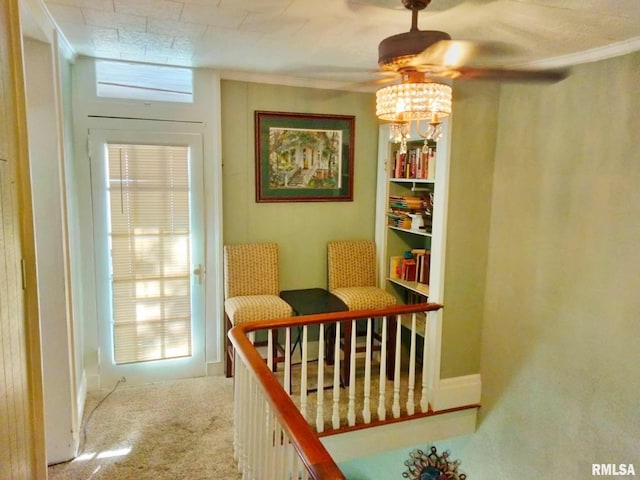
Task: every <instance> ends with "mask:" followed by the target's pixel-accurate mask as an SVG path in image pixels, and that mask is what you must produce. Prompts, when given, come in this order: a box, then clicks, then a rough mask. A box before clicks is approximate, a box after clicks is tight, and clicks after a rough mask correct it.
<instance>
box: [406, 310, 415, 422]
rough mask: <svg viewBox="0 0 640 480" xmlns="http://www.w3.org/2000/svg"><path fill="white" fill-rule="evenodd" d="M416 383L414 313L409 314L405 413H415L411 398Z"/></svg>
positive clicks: (413, 402) (413, 400) (413, 401)
mask: <svg viewBox="0 0 640 480" xmlns="http://www.w3.org/2000/svg"><path fill="white" fill-rule="evenodd" d="M415 385H416V314H415V313H413V314H412V315H411V348H410V349H409V385H408V391H407V415H413V414H414V413H416V406H415V399H414V398H413V395H414V391H415Z"/></svg>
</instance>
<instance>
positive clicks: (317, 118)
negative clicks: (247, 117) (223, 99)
mask: <svg viewBox="0 0 640 480" xmlns="http://www.w3.org/2000/svg"><path fill="white" fill-rule="evenodd" d="M354 139H355V116H353V115H324V114H311V113H288V112H267V111H259V110H256V111H255V155H256V202H258V203H263V202H350V201H353V159H354Z"/></svg>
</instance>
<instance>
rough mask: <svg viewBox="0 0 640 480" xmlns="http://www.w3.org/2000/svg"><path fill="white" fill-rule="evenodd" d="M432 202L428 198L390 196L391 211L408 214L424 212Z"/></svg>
mask: <svg viewBox="0 0 640 480" xmlns="http://www.w3.org/2000/svg"><path fill="white" fill-rule="evenodd" d="M430 204H431V202H430V200H429V199H428V198H427V197H415V196H410V195H389V209H390V210H401V211H406V212H416V211H424V210H426V209H427V208H428V207H429V206H430Z"/></svg>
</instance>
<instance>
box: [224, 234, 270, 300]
mask: <svg viewBox="0 0 640 480" xmlns="http://www.w3.org/2000/svg"><path fill="white" fill-rule="evenodd" d="M279 288H280V278H279V272H278V245H277V244H275V243H245V244H237V245H225V246H224V298H225V299H227V298H231V297H239V296H244V295H278V294H279V293H280V291H279Z"/></svg>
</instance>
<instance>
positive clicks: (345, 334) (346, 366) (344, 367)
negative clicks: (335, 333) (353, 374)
mask: <svg viewBox="0 0 640 480" xmlns="http://www.w3.org/2000/svg"><path fill="white" fill-rule="evenodd" d="M351 322H352V321H351V320H345V321H344V322H342V327H340V330H342V332H341V333H342V338H343V339H344V340H343V345H342V351H343V352H344V359H343V360H342V364H341V365H340V380H341V381H342V385H343V386H345V387H348V386H349V380H350V378H349V372H350V370H351V325H352V323H351Z"/></svg>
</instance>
